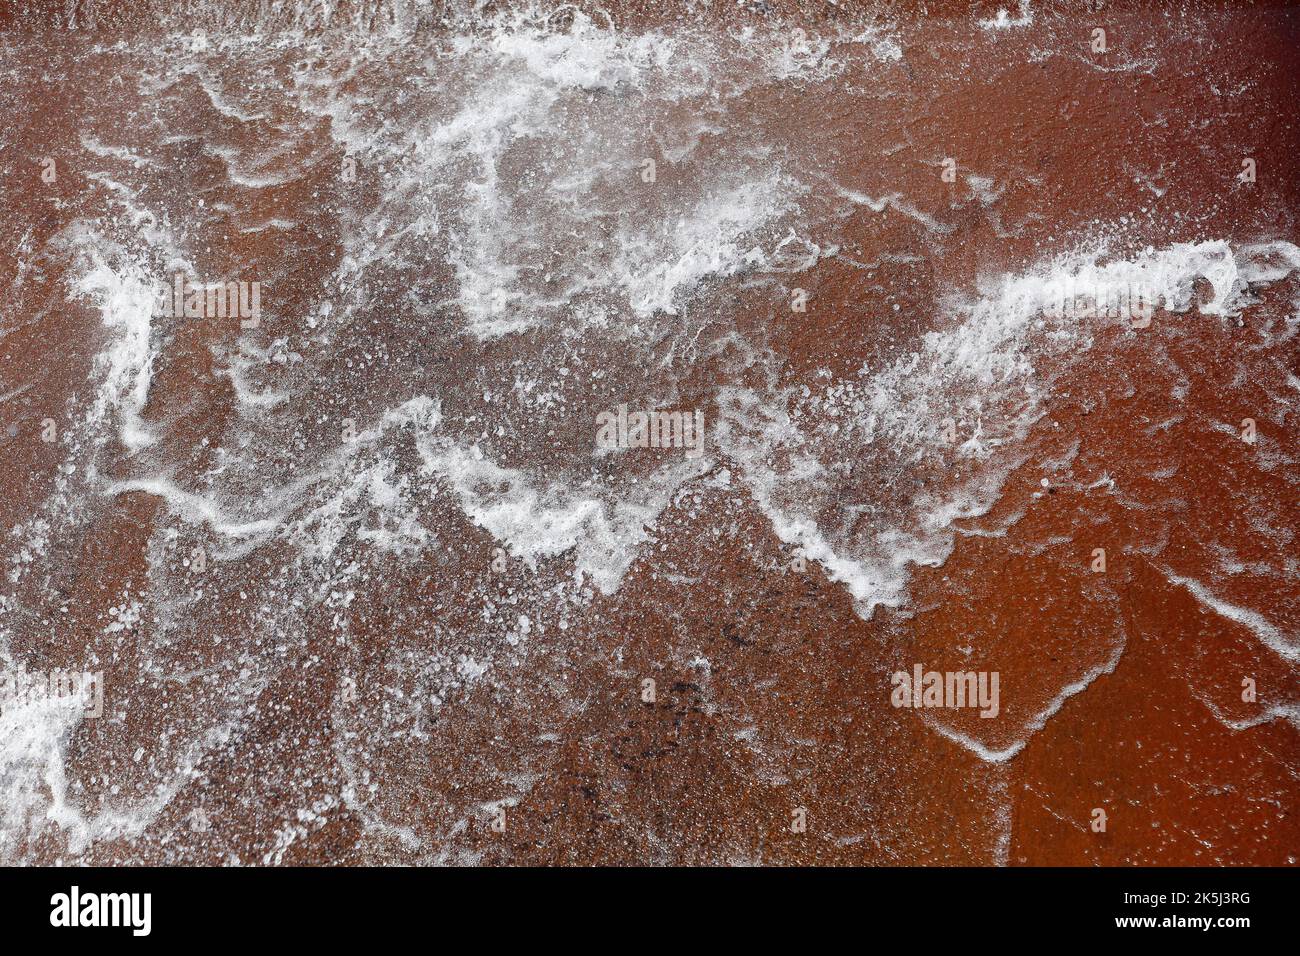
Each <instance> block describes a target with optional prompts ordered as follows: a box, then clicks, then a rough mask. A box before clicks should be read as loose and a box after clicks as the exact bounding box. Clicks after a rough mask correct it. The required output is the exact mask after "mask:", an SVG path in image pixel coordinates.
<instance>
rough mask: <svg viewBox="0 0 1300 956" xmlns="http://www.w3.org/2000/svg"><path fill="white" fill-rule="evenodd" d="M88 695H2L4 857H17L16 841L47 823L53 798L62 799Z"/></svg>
mask: <svg viewBox="0 0 1300 956" xmlns="http://www.w3.org/2000/svg"><path fill="white" fill-rule="evenodd" d="M83 698H84V694H83ZM83 698H79V697H77V696H74V695H66V696H53V695H48V696H35V695H33V696H32V697H31V698H29V699H23V700H18V701H9V700H4V701H0V861H7V862H8V861H14V860H15V859H16V858H15V851H16V850H17V846H16V844H17V843H18V842H20V841H21V840H23V839H25V838H26V837H28V836H34V835H35V834H36V833H37V832H38V831H39V830H40V828H41V827H42V826H43V825H44V824H45V822H46V818H47V811H48V810H49V809H50V805H51V801H52V800H56V801H57V800H62V799H63V795H64V792H65V790H66V781H65V775H64V764H63V760H64V757H63V755H64V750H65V748H66V746H67V741H68V737H69V736H70V735H71V733H72V731H73V729H74V728H75V727H76V726H77V725H78V724H79V723H80V722H81V720H82V719H83V717H84V716H85V702H84V699H83Z"/></svg>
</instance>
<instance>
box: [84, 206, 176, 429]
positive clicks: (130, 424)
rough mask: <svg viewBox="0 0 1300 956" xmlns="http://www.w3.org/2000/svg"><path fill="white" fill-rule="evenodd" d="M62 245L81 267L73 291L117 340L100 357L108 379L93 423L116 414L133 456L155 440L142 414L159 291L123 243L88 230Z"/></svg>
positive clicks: (149, 377)
mask: <svg viewBox="0 0 1300 956" xmlns="http://www.w3.org/2000/svg"><path fill="white" fill-rule="evenodd" d="M62 241H64V242H65V243H67V244H68V245H70V246H71V247H72V249H73V250H74V252H75V253H76V254H77V256H78V259H79V262H80V271H79V275H78V278H77V280H76V284H75V286H74V288H73V291H74V292H75V293H76V294H79V295H84V296H86V297H88V298H90V299H92V300H93V301H94V302H95V303H96V304H97V305H98V307H99V310H100V315H101V316H102V321H103V324H104V327H105V328H106V329H108V330H109V333H110V336H111V337H110V341H109V343H108V345H107V346H106V347H105V348H104V349H103V350H102V351H101V352H100V353H99V355H98V356H96V366H97V367H98V368H99V369H100V370H101V373H100V374H101V376H102V377H101V380H100V383H99V388H98V391H97V394H96V399H95V403H94V405H93V406H92V407H91V409H90V411H89V412H88V413H87V423H88V424H90V425H91V426H92V427H93V426H95V425H97V424H98V423H99V422H100V421H102V420H103V419H104V418H105V417H106V415H107V414H108V413H109V412H110V411H116V412H117V413H118V414H119V415H120V420H119V429H118V435H119V437H120V439H121V441H122V444H123V445H124V446H125V447H126V448H127V449H128V450H129V451H138V450H139V449H141V448H144V447H146V446H148V445H150V444H152V443H153V441H154V438H153V436H152V435H151V434H150V433H149V431H148V429H147V428H146V427H145V425H144V423H143V422H142V421H141V418H140V413H141V412H142V411H143V410H144V406H145V402H146V401H147V400H148V397H149V386H150V383H151V382H152V380H153V360H154V355H153V352H152V350H151V347H150V342H149V339H150V333H151V331H152V320H153V310H154V305H155V301H156V291H155V288H156V287H155V285H154V283H153V282H151V281H150V278H149V276H148V273H147V272H146V271H145V269H144V268H143V267H142V266H140V265H139V264H137V263H135V262H133V261H132V260H131V258H130V257H129V256H128V255H127V254H126V251H125V250H124V249H123V248H122V247H121V246H119V245H118V244H117V243H114V242H111V241H108V240H105V239H103V238H102V237H100V236H97V235H95V234H93V233H91V232H90V231H89V230H88V229H86V228H84V227H82V226H74V227H71V228H70V229H69V230H68V231H67V232H66V233H65V234H64V236H63V237H62Z"/></svg>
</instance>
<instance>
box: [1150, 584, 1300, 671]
mask: <svg viewBox="0 0 1300 956" xmlns="http://www.w3.org/2000/svg"><path fill="white" fill-rule="evenodd" d="M1164 574H1165V577H1166V578H1168V579H1169V581H1170V583H1172V584H1176V585H1178V586H1179V587H1181V588H1185V589H1186V590H1187V591H1188V592H1190V593H1191V595H1192V597H1194V598H1196V600H1197V601H1199V602H1200V603H1201V604H1202V605H1204V606H1205V607H1206V608H1208V609H1209V610H1211V611H1213V612H1214V613H1215V614H1217V615H1219V616H1220V617H1223V618H1227V619H1228V620H1229V621H1233V622H1234V623H1236V624H1240V625H1241V626H1242V627H1244V628H1246V630H1248V631H1250V632H1251V633H1252V634H1254V635H1255V637H1256V638H1257V639H1258V640H1259V642H1260V643H1261V644H1263V645H1264V646H1265V647H1267V648H1269V650H1271V651H1273V653H1275V654H1277V655H1278V656H1279V657H1281V658H1283V659H1285V660H1288V661H1300V641H1297V640H1296V639H1295V638H1291V637H1288V636H1287V635H1285V634H1283V633H1282V632H1281V630H1279V629H1278V628H1277V627H1275V626H1274V625H1273V624H1272V623H1271V622H1269V620H1268V619H1267V618H1265V617H1264V615H1262V614H1260V613H1258V612H1257V611H1252V610H1251V609H1250V608H1247V607H1241V606H1239V605H1236V604H1230V603H1229V602H1227V601H1225V600H1223V599H1222V598H1219V597H1216V596H1215V595H1214V594H1213V593H1212V592H1211V591H1210V589H1209V588H1207V587H1206V586H1205V585H1204V584H1202V583H1201V582H1200V581H1196V580H1193V579H1192V578H1185V577H1182V576H1181V575H1178V574H1174V573H1173V572H1172V571H1168V570H1165V572H1164Z"/></svg>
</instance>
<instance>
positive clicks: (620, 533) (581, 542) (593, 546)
mask: <svg viewBox="0 0 1300 956" xmlns="http://www.w3.org/2000/svg"><path fill="white" fill-rule="evenodd" d="M417 447H418V448H419V451H420V455H421V457H422V458H423V459H424V462H425V466H426V468H427V469H428V470H429V471H430V472H431V473H433V474H436V475H439V476H440V477H442V478H444V479H445V480H446V481H447V482H448V483H449V484H450V486H451V488H452V490H453V491H454V492H455V494H456V497H457V499H458V500H459V502H460V507H461V509H462V510H463V511H464V513H465V515H466V516H467V517H468V518H469V519H470V520H471V521H473V522H474V523H475V524H477V525H478V526H479V527H481V528H483V529H484V530H486V531H488V532H489V533H490V534H491V535H492V536H493V537H494V538H495V539H497V540H498V541H501V542H502V543H503V544H505V545H506V547H507V548H509V550H510V553H511V554H512V555H514V556H515V557H517V558H521V559H523V560H524V561H526V562H527V563H528V564H529V565H530V566H535V565H536V562H537V561H538V560H539V559H542V558H550V557H556V556H558V555H562V554H565V553H567V552H570V551H573V552H574V574H575V577H577V578H578V579H579V580H581V579H582V578H590V579H591V580H592V581H593V582H594V583H595V585H596V586H597V587H598V588H599V589H600V591H601V593H603V594H613V593H614V592H615V591H617V590H618V588H619V585H620V584H621V583H622V580H623V577H624V575H625V574H626V573H627V570H628V568H629V567H630V566H631V564H632V562H633V561H634V560H635V559H636V556H637V552H638V548H639V546H640V545H641V544H642V543H643V542H645V541H647V540H648V539H649V538H650V537H651V532H650V530H649V529H650V527H651V526H652V525H653V524H654V523H655V521H656V520H657V519H658V517H659V515H660V514H661V513H662V512H663V509H664V508H665V507H667V505H668V502H669V500H670V499H671V495H672V493H673V491H674V490H675V489H676V488H677V487H678V486H680V484H681V483H682V482H683V481H685V480H686V479H687V478H688V477H692V476H694V475H696V474H698V473H701V472H703V471H706V470H707V468H708V465H707V461H706V459H704V458H700V459H698V460H697V461H696V462H689V461H688V462H685V463H683V464H680V465H678V466H676V467H672V468H665V469H663V471H662V472H661V473H660V474H659V475H656V476H654V478H652V479H651V480H650V481H647V482H644V483H643V488H644V491H643V497H642V498H641V499H640V500H635V501H634V500H626V499H623V500H619V499H615V500H613V501H606V500H605V499H603V498H600V497H596V496H593V495H589V494H584V493H580V492H576V491H574V490H572V489H569V488H567V487H565V486H563V485H549V486H543V487H536V486H535V485H534V483H533V482H532V481H531V480H530V479H529V478H528V476H527V475H525V474H524V473H523V472H521V471H518V470H515V469H509V468H502V467H501V466H500V465H497V464H495V463H493V462H491V461H489V460H487V459H486V458H484V457H482V455H481V454H478V455H476V454H474V452H473V450H466V449H464V448H459V447H455V446H450V445H446V444H443V443H439V442H436V441H432V440H425V441H420V442H418V443H417Z"/></svg>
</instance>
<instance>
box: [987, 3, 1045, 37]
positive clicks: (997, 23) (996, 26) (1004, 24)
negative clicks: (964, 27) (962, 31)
mask: <svg viewBox="0 0 1300 956" xmlns="http://www.w3.org/2000/svg"><path fill="white" fill-rule="evenodd" d="M977 22H978V24H979V27H980V29H981V30H1009V29H1011V28H1012V27H1027V26H1029V25H1030V24H1032V23H1033V22H1034V11H1033V10H1032V9H1031V8H1030V6H1029V0H1020V3H1019V5H1018V12H1017V15H1016V16H1012V15H1011V12H1010V11H1009V10H1007V9H1006V8H1001V9H999V10H998V12H997V13H996V14H994V15H993V17H992V18H991V19H988V20H979V21H977Z"/></svg>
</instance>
